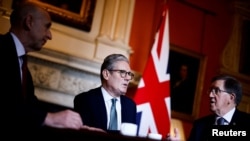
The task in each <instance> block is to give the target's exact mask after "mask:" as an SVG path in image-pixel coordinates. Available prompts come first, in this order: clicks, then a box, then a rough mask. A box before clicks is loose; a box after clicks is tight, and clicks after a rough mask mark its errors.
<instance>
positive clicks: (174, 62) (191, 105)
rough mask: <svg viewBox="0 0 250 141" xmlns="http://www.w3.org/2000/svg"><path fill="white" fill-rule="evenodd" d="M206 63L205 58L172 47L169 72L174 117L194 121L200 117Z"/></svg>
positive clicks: (174, 46)
mask: <svg viewBox="0 0 250 141" xmlns="http://www.w3.org/2000/svg"><path fill="white" fill-rule="evenodd" d="M205 63H206V58H205V56H203V55H200V54H198V53H195V52H191V51H189V50H186V49H183V48H181V47H178V46H176V45H173V44H171V45H170V53H169V67H168V69H169V70H168V72H169V73H170V98H171V114H172V117H174V118H178V119H183V120H188V121H193V120H194V119H195V118H196V117H197V116H198V112H199V103H200V97H201V93H202V88H203V77H204V71H205ZM184 78H186V79H184Z"/></svg>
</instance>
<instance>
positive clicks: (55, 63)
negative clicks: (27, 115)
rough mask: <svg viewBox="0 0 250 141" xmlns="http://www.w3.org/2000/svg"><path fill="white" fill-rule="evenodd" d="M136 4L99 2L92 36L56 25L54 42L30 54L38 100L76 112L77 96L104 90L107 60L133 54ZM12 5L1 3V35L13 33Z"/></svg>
mask: <svg viewBox="0 0 250 141" xmlns="http://www.w3.org/2000/svg"><path fill="white" fill-rule="evenodd" d="M134 3H135V0H97V3H96V7H95V12H94V16H93V22H92V27H91V30H90V32H84V31H81V30H78V29H75V28H73V27H69V26H65V25H62V24H60V23H54V22H53V24H52V27H51V32H52V40H50V41H48V42H47V43H46V44H45V46H44V47H43V49H42V50H41V51H39V52H32V53H29V54H28V55H29V58H28V59H29V62H28V67H29V69H30V71H31V74H32V76H33V81H34V85H35V94H36V96H37V97H38V98H39V99H40V100H42V101H44V102H49V103H52V104H57V105H62V106H66V107H70V108H72V107H73V99H74V97H75V95H76V94H78V93H80V92H84V91H87V90H89V89H91V88H94V87H97V86H100V84H101V82H100V77H99V74H100V72H99V71H100V66H101V63H102V61H103V59H104V58H105V57H106V56H107V55H109V54H111V53H121V54H124V55H125V56H127V57H129V55H130V54H131V53H133V51H132V49H131V47H130V46H129V38H130V29H131V24H132V17H133V9H134ZM10 5H11V1H10V0H2V1H0V23H1V27H0V33H1V34H2V33H5V32H7V31H8V29H9V15H10V13H11V9H10ZM132 83H136V82H132Z"/></svg>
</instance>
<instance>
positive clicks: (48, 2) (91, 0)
mask: <svg viewBox="0 0 250 141" xmlns="http://www.w3.org/2000/svg"><path fill="white" fill-rule="evenodd" d="M22 1H23V0H13V4H12V8H15V6H17V5H18V4H19V3H20V2H22ZM24 1H25V0H24ZM26 1H30V2H32V3H36V4H38V5H40V6H42V7H43V8H45V9H46V10H47V11H48V12H49V13H50V15H51V18H52V20H53V21H54V22H58V23H61V24H63V25H66V26H70V27H73V28H77V29H80V30H83V31H86V32H90V30H91V26H92V21H93V16H94V10H95V5H96V0H78V2H79V3H81V4H80V5H79V7H78V5H77V8H74V9H72V8H71V9H69V8H68V9H67V8H65V7H62V6H61V5H60V6H59V4H58V3H59V2H62V1H57V3H56V1H55V0H26ZM53 1H54V2H53ZM64 2H65V4H66V5H70V4H72V1H70V0H66V1H64ZM75 9H79V10H78V11H75Z"/></svg>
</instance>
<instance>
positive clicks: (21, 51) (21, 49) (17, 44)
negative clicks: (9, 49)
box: [10, 32, 26, 57]
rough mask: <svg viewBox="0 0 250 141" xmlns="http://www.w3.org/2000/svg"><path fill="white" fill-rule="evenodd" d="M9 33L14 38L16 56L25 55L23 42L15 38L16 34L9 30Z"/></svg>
mask: <svg viewBox="0 0 250 141" xmlns="http://www.w3.org/2000/svg"><path fill="white" fill-rule="evenodd" d="M10 34H11V36H12V38H13V40H14V43H15V47H16V52H17V55H18V57H21V56H23V55H25V54H26V53H25V50H24V47H23V44H22V43H21V42H20V40H19V39H18V38H17V36H16V35H15V34H14V33H12V32H11V33H10Z"/></svg>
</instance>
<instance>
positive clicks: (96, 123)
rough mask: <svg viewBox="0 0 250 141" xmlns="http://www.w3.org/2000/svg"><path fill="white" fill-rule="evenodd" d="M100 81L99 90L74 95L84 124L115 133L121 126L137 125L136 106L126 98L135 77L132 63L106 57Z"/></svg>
mask: <svg viewBox="0 0 250 141" xmlns="http://www.w3.org/2000/svg"><path fill="white" fill-rule="evenodd" d="M100 78H101V83H102V85H101V86H100V87H97V88H94V89H91V90H89V91H87V92H83V93H80V94H78V95H76V96H75V99H74V109H75V111H77V112H79V113H80V115H81V118H82V121H83V123H84V125H89V126H92V127H98V128H101V129H103V130H106V131H112V132H113V131H115V132H116V131H119V130H120V128H121V123H125V122H126V123H134V124H136V104H135V102H134V101H133V100H132V99H130V98H128V97H127V96H125V94H126V92H127V88H128V85H129V82H130V81H131V80H132V79H133V78H134V74H133V73H132V72H131V69H130V66H129V60H128V59H127V58H126V57H125V56H124V55H121V54H111V55H109V56H107V57H106V58H105V59H104V61H103V63H102V66H101V70H100ZM113 102H114V103H113ZM113 105H114V106H113Z"/></svg>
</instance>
